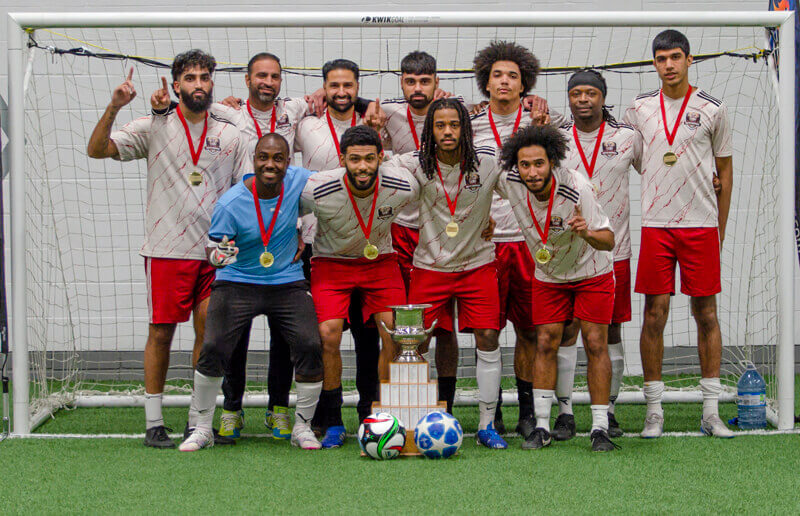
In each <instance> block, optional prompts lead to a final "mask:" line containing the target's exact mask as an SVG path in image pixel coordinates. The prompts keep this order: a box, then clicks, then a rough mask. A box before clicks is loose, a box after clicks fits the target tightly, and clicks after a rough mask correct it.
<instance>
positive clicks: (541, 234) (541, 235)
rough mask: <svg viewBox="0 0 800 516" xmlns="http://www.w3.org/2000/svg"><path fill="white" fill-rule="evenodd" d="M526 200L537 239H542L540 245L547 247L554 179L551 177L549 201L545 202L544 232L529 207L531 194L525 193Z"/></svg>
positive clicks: (554, 192)
mask: <svg viewBox="0 0 800 516" xmlns="http://www.w3.org/2000/svg"><path fill="white" fill-rule="evenodd" d="M526 194H527V195H526V196H525V198H526V200H527V201H528V211H530V212H531V217H533V225H534V226H536V231H537V232H538V233H539V238H541V239H542V245H543V246H546V245H547V235H549V234H550V214H551V213H553V199H554V198H555V194H556V178H555V176H553V186H552V187H551V188H550V200H549V201H548V202H547V220H545V221H544V231H542V227H541V226H540V225H539V221H538V220H536V215H535V214H534V213H533V206H531V194H530V192H526Z"/></svg>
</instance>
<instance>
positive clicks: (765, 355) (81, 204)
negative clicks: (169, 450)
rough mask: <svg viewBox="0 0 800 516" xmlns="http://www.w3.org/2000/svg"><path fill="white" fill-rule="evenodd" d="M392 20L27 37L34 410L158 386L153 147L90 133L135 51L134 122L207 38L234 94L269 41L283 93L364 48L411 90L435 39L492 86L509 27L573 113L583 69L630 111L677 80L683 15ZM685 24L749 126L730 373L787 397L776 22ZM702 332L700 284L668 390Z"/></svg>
mask: <svg viewBox="0 0 800 516" xmlns="http://www.w3.org/2000/svg"><path fill="white" fill-rule="evenodd" d="M374 20H375V19H374V18H371V17H364V19H362V22H363V23H362V26H360V27H311V26H295V27H263V26H262V27H252V26H249V27H242V26H231V27H192V28H186V27H163V26H162V27H139V28H120V27H116V28H90V27H89V25H92V24H89V23H87V24H86V25H87V26H85V27H79V28H75V27H74V26H73V27H71V28H61V27H58V26H55V25H54V26H52V27H48V28H37V29H36V30H31V31H29V32H28V33H27V34H25V35H24V36H23V43H24V47H25V48H23V54H24V62H25V63H26V64H27V69H26V72H25V78H24V138H25V155H24V182H25V207H26V210H27V218H26V221H25V235H24V245H25V253H26V254H25V256H26V260H25V263H26V270H27V287H26V293H25V299H26V302H27V322H26V324H27V348H28V353H29V363H30V385H31V388H30V395H29V404H28V406H29V410H30V413H31V422H32V423H33V424H34V425H35V424H36V423H37V422H39V421H41V420H42V417H45V416H47V415H49V414H51V413H53V412H55V411H56V410H57V409H59V408H60V407H64V406H68V405H74V404H76V403H77V404H84V403H91V401H90V400H92V399H94V400H96V401H95V402H97V400H98V399H99V400H100V401H99V403H101V404H102V403H105V402H104V401H103V400H104V399H106V400H109V399H112V398H113V399H115V400H117V401H118V400H123V401H122V402H127V403H130V404H138V403H140V402H141V400H140V398H137V397H136V395H141V394H142V393H143V382H142V379H143V368H142V350H143V348H144V343H145V340H146V337H147V329H148V311H147V302H146V294H145V292H146V286H145V269H144V265H143V259H142V258H141V257H140V256H139V254H138V250H139V247H140V245H141V242H142V240H143V234H144V212H145V203H144V200H145V188H146V167H145V162H144V161H143V160H142V161H138V162H128V163H119V162H115V161H112V160H92V159H90V158H89V157H88V156H87V154H86V145H87V142H88V138H89V135H90V134H91V132H92V129H93V127H94V125H95V124H96V122H97V120H98V119H99V117H100V115H101V114H102V112H103V110H104V109H105V106H106V105H107V104H108V101H109V99H110V95H111V92H112V90H113V89H114V87H116V86H117V85H118V84H119V83H121V82H122V81H123V80H124V78H125V76H126V72H127V70H128V68H129V67H131V66H132V67H133V68H134V75H133V82H134V84H135V85H136V88H137V91H138V96H137V97H136V99H134V101H133V102H132V103H131V104H130V105H129V106H127V107H126V108H125V109H123V110H122V111H121V112H120V113H119V115H118V117H117V123H116V126H117V127H118V126H119V125H121V124H122V123H125V122H127V121H128V120H131V119H134V118H136V117H139V116H142V115H145V114H147V113H148V112H149V97H150V94H151V93H152V92H153V91H154V90H155V89H156V88H158V87H160V77H161V76H169V66H170V64H171V61H172V57H173V56H174V55H176V54H177V53H180V52H183V51H185V50H188V49H190V48H201V49H203V50H206V51H208V52H210V53H211V54H213V55H214V56H215V57H216V59H217V61H218V63H219V68H218V70H217V71H216V73H215V76H214V81H215V85H214V96H215V99H217V100H221V99H223V98H225V97H227V96H229V95H233V96H237V97H242V98H244V97H246V95H247V90H246V87H245V84H244V70H245V68H246V63H247V61H248V59H249V58H250V56H252V55H253V54H255V53H258V52H262V51H268V52H271V53H274V54H276V55H278V56H279V57H280V58H281V62H282V64H283V66H284V76H283V85H282V91H281V96H283V97H298V96H302V95H304V94H307V93H311V92H313V91H314V90H316V89H318V88H319V87H321V85H322V78H321V71H320V70H321V67H322V64H323V63H324V62H325V61H327V60H330V59H335V58H340V57H347V58H349V59H352V60H354V61H356V62H357V63H358V64H359V65H360V67H361V69H362V77H361V80H360V96H362V97H366V98H370V99H374V98H381V99H383V98H389V97H397V96H400V95H401V94H402V93H401V91H400V87H399V71H398V69H399V63H400V60H401V59H402V57H403V56H405V55H406V54H407V53H408V52H410V51H413V50H417V49H419V50H425V51H427V52H429V53H430V54H432V55H433V56H435V57H436V59H437V61H438V68H439V76H440V78H441V85H440V87H441V88H442V89H444V90H446V91H450V92H453V93H454V94H459V95H462V96H463V97H464V98H465V99H466V100H467V101H468V102H479V101H480V100H483V96H482V95H481V92H480V91H478V89H477V86H476V82H475V79H474V76H473V75H472V73H471V71H470V69H471V67H472V60H473V58H474V56H475V54H476V52H478V51H479V50H480V49H482V48H483V47H485V46H486V45H487V44H488V43H489V42H490V41H492V40H495V39H502V40H513V41H516V42H517V43H519V44H522V45H524V46H526V47H528V48H530V49H531V50H532V51H533V52H534V53H535V54H536V56H537V57H538V58H539V59H540V61H541V63H542V66H543V68H544V71H543V73H542V75H541V76H540V77H539V79H538V83H537V85H536V88H535V90H534V91H533V93H535V94H536V95H539V96H542V97H544V98H545V99H547V101H548V102H549V105H550V107H551V109H555V110H557V111H559V112H562V113H566V114H568V113H569V107H568V105H567V95H566V84H567V78H568V76H569V74H570V73H571V72H572V71H574V70H576V69H579V68H583V67H595V68H598V69H601V70H602V71H603V75H604V76H605V78H606V81H607V82H608V96H607V104H608V105H610V106H612V108H611V112H612V114H613V115H614V116H616V117H617V118H621V117H622V115H623V113H624V110H625V109H626V108H627V107H628V106H629V105H630V104H631V102H632V101H633V99H634V98H635V97H636V95H638V94H639V93H643V92H647V91H652V90H654V89H657V88H658V87H659V81H658V77H657V75H656V73H655V72H654V69H653V67H652V64H651V60H652V54H651V50H650V44H651V41H652V39H653V37H654V36H655V35H656V34H657V33H658V32H660V31H661V30H663V29H664V28H666V27H661V26H645V27H545V26H537V27H531V26H522V24H521V26H517V27H509V26H502V27H500V26H496V27H490V26H480V27H476V26H462V27H453V26H436V23H435V22H431V23H430V24H429V25H426V26H404V25H403V24H402V22H403V20H385V21H384V20H377V23H376V22H375V21H374ZM386 21H388V22H391V21H396V22H398V24H399V26H389V25H386V23H385V22H386ZM71 25H74V24H71ZM681 30H682V31H684V32H685V34H686V35H687V36H688V38H689V40H690V42H691V44H692V53H693V54H694V55H695V56H696V60H695V64H694V65H693V66H692V67H691V72H690V73H691V75H690V78H691V83H692V84H693V85H698V86H701V87H702V88H704V89H705V90H706V91H708V92H709V93H711V95H713V96H715V97H717V98H720V99H723V100H724V101H725V102H726V104H727V105H728V108H729V116H730V122H731V125H732V128H733V149H734V155H733V163H734V190H733V200H732V205H731V212H730V221H729V223H728V229H727V237H726V240H725V246H724V249H723V251H722V294H721V295H720V296H718V304H719V319H720V324H721V330H722V336H723V343H724V351H723V365H722V377H723V383H724V384H725V385H726V386H728V388H729V390H728V391H727V392H729V393H732V392H733V390H732V389H733V388H734V387H735V383H736V381H737V379H738V377H739V375H740V374H741V372H742V371H743V366H742V361H744V360H751V361H753V362H755V363H756V364H757V366H758V368H759V371H760V372H761V374H762V375H763V376H764V377H765V379H766V381H767V386H768V387H767V394H768V398H769V400H770V405H771V406H773V405H774V400H775V399H776V397H777V391H776V384H777V382H776V349H777V344H778V340H779V339H778V335H779V325H778V322H779V318H778V308H779V307H778V300H779V296H778V291H779V288H780V286H781V285H780V284H779V281H778V277H779V276H778V270H777V268H778V261H777V260H776V259H775V258H776V257H777V256H778V254H779V247H778V233H777V229H776V227H777V226H776V221H777V220H779V218H780V216H781V215H780V213H779V202H778V201H779V193H780V192H779V177H780V167H779V130H778V127H779V125H778V117H779V109H778V108H779V102H778V83H777V78H776V76H775V74H774V72H773V71H772V70H773V68H771V66H770V60H771V58H770V52H769V44H768V43H767V39H766V38H765V28H764V27H691V26H689V27H683V28H681ZM12 173H13V172H12ZM630 184H631V231H632V241H633V247H634V251H633V260H632V270H633V271H634V273H635V270H636V258H637V255H638V243H639V240H640V212H641V210H640V204H639V200H640V197H639V191H640V190H639V185H640V180H639V176H638V175H637V174H636V172H635V171H634V170H631V174H630ZM642 304H643V299H642V296H640V295H638V294H633V320H632V321H631V322H630V323H626V324H624V325H623V341H624V350H625V375H626V378H625V383H624V388H623V391H624V392H625V394H623V396H622V398H621V400H622V401H623V402H624V401H625V400H626V399H629V400H635V399H636V398H637V396H639V397H640V385H641V377H640V375H641V362H640V358H639V349H638V339H639V331H640V328H641V314H642ZM795 315H796V313H795ZM16 322H17V324H19V322H18V321H16ZM193 340H194V332H193V329H192V326H191V322H190V323H187V324H182V325H180V326H179V328H178V331H177V332H176V335H175V339H174V342H173V350H174V352H173V355H172V364H171V367H170V371H169V378H170V382H169V386H168V390H167V392H166V394H167V395H169V394H177V395H185V396H186V395H188V394H190V389H191V385H190V383H189V382H190V379H191V375H192V371H191V349H192V344H193ZM269 343H270V338H269V332H268V330H267V328H266V324H265V320H264V318H260V319H259V320H258V321H257V322H256V323H255V324H254V328H253V331H252V334H251V341H250V356H249V365H248V382H249V383H248V393H249V394H262V395H263V394H265V391H266V363H267V355H268V349H269ZM460 344H461V347H462V359H461V363H460V369H459V376H460V377H470V376H474V357H473V351H472V348H473V346H474V345H473V342H472V338H471V337H470V336H469V335H463V336H461V340H460ZM696 344H697V336H696V327H695V324H694V320H693V318H692V316H691V313H690V309H689V306H688V299H687V298H686V297H685V296H682V295H677V296H675V297H674V298H673V300H672V306H671V310H670V317H669V322H668V325H667V328H666V331H665V357H664V375H665V380H666V383H667V387H668V389H670V390H673V391H676V392H679V391H683V390H689V391H692V390H694V391H696V389H697V380H698V378H699V363H698V358H697V347H696ZM501 345H502V346H503V351H504V352H503V366H504V373H505V374H506V375H509V376H513V346H514V335H513V332H512V331H510V326H509V328H507V329H506V330H505V331H504V332H503V334H502V336H501ZM352 349H353V348H352V345H351V343H350V341H349V337H347V338H346V340H345V342H344V343H343V354H344V360H345V373H344V375H345V377H346V378H348V377H349V378H352V376H353V373H354V366H353V365H352V364H354V361H353V360H352V353H353V351H352ZM581 356H583V355H581ZM584 367H585V359H582V360H580V363H579V373H578V382H579V383H581V382H584V383H585V380H581V371H582V370H584V369H583V368H584ZM14 373H15V379H16V378H19V376H17V375H16V373H17V371H14ZM628 393H630V395H628ZM637 393H639V394H637ZM578 397H579V398H580V395H578ZM250 399H262V400H263V397H261V398H250ZM668 399H669V397H668ZM686 399H692V398H691V396H690V397H689V398H686ZM694 399H697V400H699V396H697V397H696V398H694ZM726 399H728V400H730V399H731V398H730V397H728V398H726ZM125 400H127V401H125ZM184 401H188V396H187V397H186V398H184Z"/></svg>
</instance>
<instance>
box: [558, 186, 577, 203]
mask: <svg viewBox="0 0 800 516" xmlns="http://www.w3.org/2000/svg"><path fill="white" fill-rule="evenodd" d="M556 193H557V194H559V195H561V196H562V197H566V198H567V199H569V200H571V201H572V202H578V199H580V195H579V194H578V192H577V191H576V190H573V189H572V188H570V187H568V186H566V185H559V186H558V190H556Z"/></svg>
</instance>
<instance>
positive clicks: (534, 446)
mask: <svg viewBox="0 0 800 516" xmlns="http://www.w3.org/2000/svg"><path fill="white" fill-rule="evenodd" d="M551 441H552V439H551V438H550V432H548V431H547V430H545V429H544V428H541V427H539V428H536V429H534V430H533V432H532V433H531V435H529V436H528V438H527V439H525V440H524V441H523V442H522V449H523V450H538V449H540V448H544V447H545V446H550V443H551Z"/></svg>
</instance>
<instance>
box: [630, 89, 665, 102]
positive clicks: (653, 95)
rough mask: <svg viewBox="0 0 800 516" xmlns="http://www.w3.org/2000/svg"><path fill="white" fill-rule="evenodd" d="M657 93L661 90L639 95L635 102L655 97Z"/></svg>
mask: <svg viewBox="0 0 800 516" xmlns="http://www.w3.org/2000/svg"><path fill="white" fill-rule="evenodd" d="M659 91H661V90H653V91H648V92H647V93H642V94H641V95H639V96H637V97H636V100H640V99H646V98H649V97H655V96H656V95H658V92H659Z"/></svg>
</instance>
